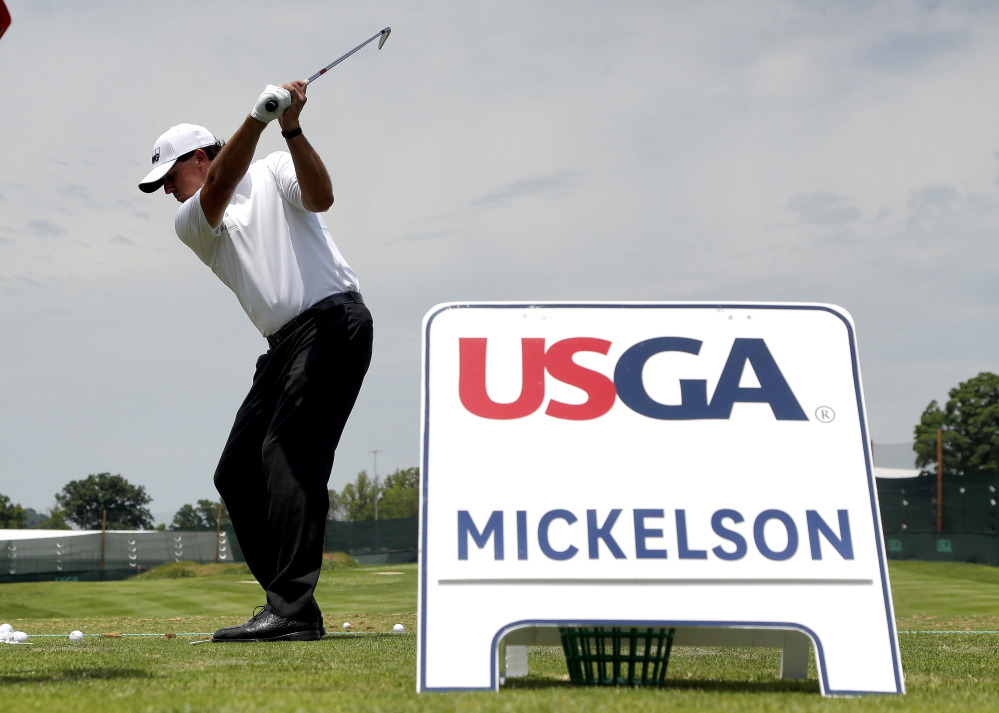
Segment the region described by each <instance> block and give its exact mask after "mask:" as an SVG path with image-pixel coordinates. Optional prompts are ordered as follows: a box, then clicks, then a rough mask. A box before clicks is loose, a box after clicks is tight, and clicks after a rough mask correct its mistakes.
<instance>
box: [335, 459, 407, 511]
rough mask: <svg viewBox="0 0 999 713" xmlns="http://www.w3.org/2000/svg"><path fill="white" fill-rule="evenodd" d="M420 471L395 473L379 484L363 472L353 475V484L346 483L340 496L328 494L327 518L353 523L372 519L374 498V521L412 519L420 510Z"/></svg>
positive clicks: (403, 470)
mask: <svg viewBox="0 0 999 713" xmlns="http://www.w3.org/2000/svg"><path fill="white" fill-rule="evenodd" d="M419 488H420V469H419V468H406V469H401V470H396V471H395V472H394V473H392V474H391V475H390V476H388V477H387V478H385V480H384V481H382V482H381V483H379V485H378V488H377V492H376V490H375V482H374V480H372V479H371V478H369V477H368V474H367V472H366V471H363V470H362V471H361V472H360V473H358V474H357V479H356V480H355V481H354V482H353V483H347V485H345V486H344V487H343V491H342V492H341V493H339V494H338V493H337V492H336V491H335V490H331V491H330V515H329V516H328V518H327V519H329V520H336V519H344V520H349V521H353V522H358V521H364V520H374V519H375V498H376V497H377V498H378V519H379V520H393V519H396V518H403V517H415V516H416V514H417V513H418V511H419V508H420V490H419Z"/></svg>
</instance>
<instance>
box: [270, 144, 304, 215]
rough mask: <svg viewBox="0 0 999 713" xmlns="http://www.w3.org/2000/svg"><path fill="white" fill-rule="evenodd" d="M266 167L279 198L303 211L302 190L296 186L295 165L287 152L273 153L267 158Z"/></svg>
mask: <svg viewBox="0 0 999 713" xmlns="http://www.w3.org/2000/svg"><path fill="white" fill-rule="evenodd" d="M267 165H268V167H269V168H270V170H271V173H272V174H273V175H274V180H275V182H276V183H277V187H278V192H279V193H280V194H281V197H282V198H283V199H284V200H285V201H287V202H288V203H291V204H292V205H293V206H295V207H296V208H298V209H299V210H305V205H303V203H302V188H301V186H299V185H298V175H297V174H296V173H295V163H294V161H292V159H291V154H290V153H288V152H287V151H275V152H274V153H272V154H271V155H270V156H268V157H267Z"/></svg>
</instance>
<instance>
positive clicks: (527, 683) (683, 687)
mask: <svg viewBox="0 0 999 713" xmlns="http://www.w3.org/2000/svg"><path fill="white" fill-rule="evenodd" d="M503 688H506V689H510V690H517V689H521V690H534V689H545V688H579V689H590V690H592V689H594V688H635V689H643V690H652V691H655V690H659V691H664V692H668V691H715V692H723V693H820V692H821V689H820V688H819V682H818V681H816V680H804V681H802V680H779V681H718V680H710V679H683V680H669V679H667V680H666V681H665V682H664V683H663V684H662V685H660V686H596V685H593V686H590V685H585V684H579V683H572V682H571V681H559V680H555V679H551V678H510V679H507V681H506V683H505V684H504V685H503Z"/></svg>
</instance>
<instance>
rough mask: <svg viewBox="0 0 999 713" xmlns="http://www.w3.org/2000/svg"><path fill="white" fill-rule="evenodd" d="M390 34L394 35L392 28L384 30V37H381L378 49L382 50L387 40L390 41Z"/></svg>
mask: <svg viewBox="0 0 999 713" xmlns="http://www.w3.org/2000/svg"><path fill="white" fill-rule="evenodd" d="M390 34H392V28H391V27H386V28H385V29H384V30H382V37H381V39H380V40H378V49H381V48H382V45H384V44H385V40H387V39H388V36H389V35H390Z"/></svg>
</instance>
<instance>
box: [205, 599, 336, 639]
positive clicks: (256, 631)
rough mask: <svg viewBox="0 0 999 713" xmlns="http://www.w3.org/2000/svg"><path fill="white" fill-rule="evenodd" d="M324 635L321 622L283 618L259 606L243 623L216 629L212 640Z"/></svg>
mask: <svg viewBox="0 0 999 713" xmlns="http://www.w3.org/2000/svg"><path fill="white" fill-rule="evenodd" d="M325 635H326V629H324V628H323V625H322V624H321V623H320V624H315V623H309V622H304V621H295V620H293V619H285V618H284V617H283V616H278V615H277V614H272V613H271V612H269V611H267V610H266V609H264V608H263V607H261V608H260V611H259V612H257V613H255V614H254V615H253V617H252V618H251V619H250V620H249V621H248V622H246V623H245V624H240V625H239V626H230V627H227V628H225V629H219V630H218V631H216V632H215V634H214V635H213V636H212V641H318V640H319V639H321V638H322V637H324V636H325Z"/></svg>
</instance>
